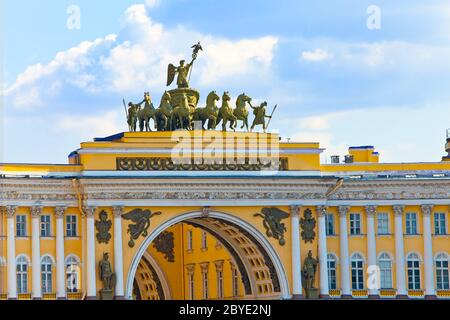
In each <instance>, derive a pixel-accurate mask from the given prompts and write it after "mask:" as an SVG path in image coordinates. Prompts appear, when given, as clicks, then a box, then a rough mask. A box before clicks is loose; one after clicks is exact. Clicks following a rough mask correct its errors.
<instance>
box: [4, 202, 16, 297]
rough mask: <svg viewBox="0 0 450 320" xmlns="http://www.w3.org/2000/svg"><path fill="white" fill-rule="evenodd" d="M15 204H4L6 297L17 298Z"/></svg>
mask: <svg viewBox="0 0 450 320" xmlns="http://www.w3.org/2000/svg"><path fill="white" fill-rule="evenodd" d="M16 209H17V207H16V206H6V225H7V240H6V242H7V243H6V245H7V249H6V250H7V252H8V255H7V259H8V299H14V300H15V299H17V275H16V237H15V236H16V234H15V229H14V215H15V213H16Z"/></svg>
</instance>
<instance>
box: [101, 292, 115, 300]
mask: <svg viewBox="0 0 450 320" xmlns="http://www.w3.org/2000/svg"><path fill="white" fill-rule="evenodd" d="M112 299H113V290H108V289H102V290H100V300H112Z"/></svg>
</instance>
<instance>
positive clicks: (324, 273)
mask: <svg viewBox="0 0 450 320" xmlns="http://www.w3.org/2000/svg"><path fill="white" fill-rule="evenodd" d="M326 214H327V207H326V206H318V207H317V217H318V226H319V280H320V283H319V295H320V298H328V297H329V296H330V294H329V288H328V259H327V255H328V250H327V230H326V224H325V216H326Z"/></svg>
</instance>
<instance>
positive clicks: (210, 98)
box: [206, 90, 220, 104]
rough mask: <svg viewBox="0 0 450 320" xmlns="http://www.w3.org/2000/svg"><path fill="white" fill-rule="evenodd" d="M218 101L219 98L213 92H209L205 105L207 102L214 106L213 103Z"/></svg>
mask: <svg viewBox="0 0 450 320" xmlns="http://www.w3.org/2000/svg"><path fill="white" fill-rule="evenodd" d="M218 100H220V97H219V96H218V95H217V93H216V91H215V90H213V91H211V92H210V93H209V94H208V96H207V97H206V103H207V104H208V102H209V103H212V104H214V102H215V101H218Z"/></svg>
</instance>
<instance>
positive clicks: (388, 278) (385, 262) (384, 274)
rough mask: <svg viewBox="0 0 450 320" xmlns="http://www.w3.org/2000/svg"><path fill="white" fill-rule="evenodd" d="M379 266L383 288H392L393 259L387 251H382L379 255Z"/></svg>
mask: <svg viewBox="0 0 450 320" xmlns="http://www.w3.org/2000/svg"><path fill="white" fill-rule="evenodd" d="M378 267H379V268H380V287H381V289H391V288H392V260H391V257H390V256H389V255H388V254H387V253H382V254H380V256H379V257H378Z"/></svg>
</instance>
